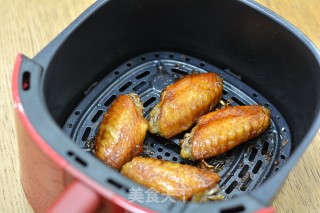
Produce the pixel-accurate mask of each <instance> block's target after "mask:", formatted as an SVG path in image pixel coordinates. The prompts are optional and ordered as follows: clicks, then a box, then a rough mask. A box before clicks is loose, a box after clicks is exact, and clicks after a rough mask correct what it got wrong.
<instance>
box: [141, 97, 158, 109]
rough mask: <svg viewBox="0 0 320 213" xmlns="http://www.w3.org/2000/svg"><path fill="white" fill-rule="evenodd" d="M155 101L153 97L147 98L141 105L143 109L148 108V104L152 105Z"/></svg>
mask: <svg viewBox="0 0 320 213" xmlns="http://www.w3.org/2000/svg"><path fill="white" fill-rule="evenodd" d="M155 100H157V99H156V98H155V97H151V98H149V99H148V100H147V101H146V102H144V103H143V106H144V107H147V106H149V105H150V104H152V103H153V102H154V101H155Z"/></svg>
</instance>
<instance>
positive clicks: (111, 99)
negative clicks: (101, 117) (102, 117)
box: [104, 95, 117, 106]
mask: <svg viewBox="0 0 320 213" xmlns="http://www.w3.org/2000/svg"><path fill="white" fill-rule="evenodd" d="M116 97H117V96H116V95H112V96H111V97H110V98H108V100H106V102H104V105H105V106H109V105H110V104H111V103H112V102H113V101H114V99H116Z"/></svg>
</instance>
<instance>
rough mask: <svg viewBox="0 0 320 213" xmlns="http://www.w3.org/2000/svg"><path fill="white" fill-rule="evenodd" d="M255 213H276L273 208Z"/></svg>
mask: <svg viewBox="0 0 320 213" xmlns="http://www.w3.org/2000/svg"><path fill="white" fill-rule="evenodd" d="M255 213H276V209H275V208H273V207H268V208H263V209H260V210H259V211H256V212H255Z"/></svg>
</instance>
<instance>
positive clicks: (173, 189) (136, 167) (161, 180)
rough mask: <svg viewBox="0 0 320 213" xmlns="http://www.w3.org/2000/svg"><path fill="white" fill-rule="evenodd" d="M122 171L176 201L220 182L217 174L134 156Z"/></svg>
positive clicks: (201, 191)
mask: <svg viewBox="0 0 320 213" xmlns="http://www.w3.org/2000/svg"><path fill="white" fill-rule="evenodd" d="M121 173H122V174H123V175H125V176H127V177H128V178H130V179H132V180H133V181H136V182H138V183H140V184H142V185H144V186H146V187H149V188H151V189H153V190H155V191H157V192H160V193H162V194H165V195H169V196H171V197H174V198H176V199H179V200H190V199H191V198H192V196H194V195H198V194H199V193H200V194H201V193H204V192H205V191H206V190H208V189H211V188H213V187H214V186H215V185H216V184H217V183H218V182H219V181H220V177H219V175H218V174H217V173H214V172H211V171H207V170H203V169H200V168H197V167H194V166H190V165H183V164H180V163H173V162H169V161H163V160H158V159H153V158H144V157H135V158H133V160H132V161H131V162H128V163H126V164H125V165H124V166H123V167H122V169H121Z"/></svg>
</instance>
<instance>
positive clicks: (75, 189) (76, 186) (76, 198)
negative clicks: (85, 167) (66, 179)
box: [47, 181, 101, 213]
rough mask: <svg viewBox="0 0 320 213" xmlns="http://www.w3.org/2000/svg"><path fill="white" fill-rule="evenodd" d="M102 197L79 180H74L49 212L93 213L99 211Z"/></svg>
mask: <svg viewBox="0 0 320 213" xmlns="http://www.w3.org/2000/svg"><path fill="white" fill-rule="evenodd" d="M100 204H101V197H100V196H99V195H98V194H97V193H96V192H94V191H93V190H92V189H90V188H88V187H87V186H85V185H84V184H83V183H81V182H79V181H74V182H72V183H71V184H70V185H69V186H68V187H67V188H66V189H65V190H64V192H63V193H62V194H61V195H60V197H59V198H58V199H57V200H56V201H55V202H54V203H53V204H52V205H51V206H50V207H49V209H48V210H47V213H61V212H68V213H91V212H92V213H93V212H97V210H98V209H99V207H100Z"/></svg>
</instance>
